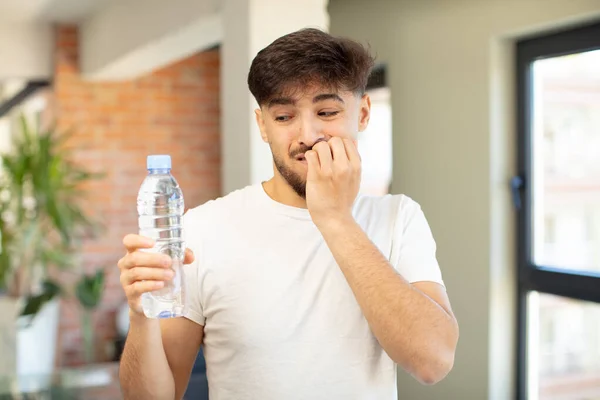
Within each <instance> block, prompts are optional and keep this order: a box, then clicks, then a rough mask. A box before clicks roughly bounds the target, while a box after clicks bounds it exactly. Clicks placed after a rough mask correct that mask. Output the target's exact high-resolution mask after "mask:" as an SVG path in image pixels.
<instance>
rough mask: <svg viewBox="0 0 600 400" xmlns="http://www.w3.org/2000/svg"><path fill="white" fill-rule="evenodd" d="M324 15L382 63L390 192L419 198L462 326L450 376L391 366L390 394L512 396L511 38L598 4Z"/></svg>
mask: <svg viewBox="0 0 600 400" xmlns="http://www.w3.org/2000/svg"><path fill="white" fill-rule="evenodd" d="M367 4H368V6H367ZM329 13H330V18H331V29H330V30H331V32H332V33H334V34H340V35H344V36H349V37H353V38H356V39H359V40H361V41H368V42H370V43H371V45H372V47H373V49H374V51H375V52H376V53H377V54H378V58H379V60H380V61H384V62H387V63H388V72H389V79H390V85H391V89H392V118H393V121H392V126H393V130H394V145H393V154H394V177H393V184H392V189H393V191H394V192H404V193H406V194H408V195H409V196H411V197H413V198H414V199H415V200H417V201H418V202H419V203H421V205H422V206H423V209H424V212H425V214H426V216H427V217H428V220H429V222H430V224H431V227H432V229H433V232H434V235H435V237H436V240H437V243H438V258H439V260H440V264H441V266H442V269H443V273H444V277H445V281H446V284H447V287H448V290H449V294H450V297H451V300H452V304H453V306H454V310H455V312H456V314H457V317H458V319H459V322H460V326H461V340H460V343H459V349H458V353H457V359H456V363H455V368H454V370H453V372H452V373H451V375H450V376H448V377H447V379H446V380H445V381H444V382H442V383H440V384H439V385H436V386H433V387H424V386H420V385H419V384H417V383H416V382H415V381H413V380H412V379H411V378H409V377H408V376H407V375H406V374H400V376H399V379H398V384H399V393H400V398H405V399H419V400H427V399H436V400H437V399H485V398H489V399H507V400H508V399H513V398H514V395H513V389H514V381H513V376H514V367H515V362H514V359H513V356H514V353H515V351H514V340H513V339H514V333H515V329H516V328H515V326H514V319H515V318H514V303H513V299H514V298H515V294H514V286H515V285H514V283H515V277H514V275H513V273H512V271H514V269H515V264H514V259H515V257H514V247H513V242H514V240H515V237H514V226H513V219H514V214H513V212H512V208H511V204H510V192H509V190H508V180H509V178H510V177H511V176H512V174H513V172H514V165H515V154H516V153H515V150H516V148H515V140H514V139H515V131H514V127H515V116H514V103H513V98H514V79H513V78H514V75H513V74H514V70H513V66H514V59H513V43H514V40H515V39H516V38H518V37H521V36H522V35H524V34H529V33H533V32H541V31H543V30H545V29H550V28H555V27H558V26H565V25H568V24H572V23H576V22H579V21H583V20H588V19H591V18H593V17H594V16H596V17H598V16H600V1H598V0H569V1H562V0H545V1H538V0H486V1H482V0H456V1H454V0H453V1H448V0H430V1H413V0H396V1H395V2H390V1H387V0H373V1H371V2H368V3H366V2H365V1H364V0H330V6H329Z"/></svg>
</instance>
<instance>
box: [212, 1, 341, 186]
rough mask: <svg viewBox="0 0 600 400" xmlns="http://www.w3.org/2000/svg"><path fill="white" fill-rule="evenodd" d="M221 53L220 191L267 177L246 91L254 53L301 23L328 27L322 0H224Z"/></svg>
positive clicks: (268, 167) (266, 153)
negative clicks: (221, 187)
mask: <svg viewBox="0 0 600 400" xmlns="http://www.w3.org/2000/svg"><path fill="white" fill-rule="evenodd" d="M223 3H224V4H223V9H222V18H223V41H222V53H221V116H222V118H221V123H222V129H221V146H222V185H223V194H226V193H229V192H231V191H232V190H235V189H240V188H242V187H244V186H246V185H249V184H253V183H258V182H261V181H263V180H266V179H269V178H270V177H271V176H272V175H273V168H272V157H271V152H270V150H269V147H268V145H267V144H265V143H264V142H263V141H262V139H261V137H260V132H259V130H258V127H257V125H256V122H255V118H254V112H253V110H254V109H255V108H256V107H257V105H256V103H255V101H254V98H253V97H252V95H251V94H250V92H249V90H248V84H247V83H246V82H247V77H248V71H249V69H250V64H251V63H252V60H253V59H254V56H255V55H256V54H257V53H258V52H259V51H260V50H261V49H262V48H264V47H266V46H267V45H269V43H271V42H272V41H274V40H275V39H277V38H278V37H280V36H283V35H285V34H287V33H291V32H293V31H296V30H298V29H302V28H305V27H316V28H320V29H323V30H328V26H329V17H328V15H327V9H326V7H327V0H303V1H302V2H300V1H294V0H285V1H282V0H224V2H223Z"/></svg>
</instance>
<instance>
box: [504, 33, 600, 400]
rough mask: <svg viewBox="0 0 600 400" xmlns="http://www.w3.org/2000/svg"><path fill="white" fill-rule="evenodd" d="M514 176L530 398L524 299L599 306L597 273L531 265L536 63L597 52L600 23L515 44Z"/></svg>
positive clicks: (521, 355)
mask: <svg viewBox="0 0 600 400" xmlns="http://www.w3.org/2000/svg"><path fill="white" fill-rule="evenodd" d="M515 47H516V48H515V50H516V85H517V87H516V88H517V93H516V94H517V99H516V106H517V146H518V152H517V171H518V173H517V176H515V177H514V178H513V180H512V181H511V187H512V190H513V199H514V203H515V208H516V210H517V355H516V357H517V358H516V360H517V363H516V366H517V368H516V374H517V376H516V386H517V388H516V394H517V399H518V400H526V399H527V392H528V381H527V378H528V377H527V371H528V362H527V361H528V360H527V352H528V343H527V319H528V310H527V295H528V293H529V292H531V291H537V292H540V293H545V294H553V295H557V296H563V297H567V298H571V299H576V300H583V301H589V302H594V303H600V290H598V288H600V273H592V272H589V273H587V272H584V271H581V272H580V271H565V270H561V269H559V268H550V267H547V266H543V265H535V264H534V262H533V257H532V239H533V237H532V233H533V226H532V215H533V214H532V212H533V209H532V199H533V198H532V194H533V193H532V189H533V185H532V177H533V174H532V173H533V168H532V161H533V153H532V132H531V119H532V117H533V115H532V104H533V103H532V100H533V71H532V65H533V62H534V61H537V60H540V59H544V58H553V57H558V56H563V55H568V54H574V53H581V52H586V51H591V50H596V49H600V21H595V22H594V23H588V24H586V25H585V26H579V27H576V28H570V29H568V30H559V31H554V32H550V33H545V34H543V35H538V36H533V37H528V38H523V39H522V40H519V41H517V42H516V46H515Z"/></svg>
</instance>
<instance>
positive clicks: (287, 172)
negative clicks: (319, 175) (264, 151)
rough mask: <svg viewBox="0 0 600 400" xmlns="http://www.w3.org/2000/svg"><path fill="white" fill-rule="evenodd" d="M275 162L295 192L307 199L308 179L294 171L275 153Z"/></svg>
mask: <svg viewBox="0 0 600 400" xmlns="http://www.w3.org/2000/svg"><path fill="white" fill-rule="evenodd" d="M273 162H274V163H275V167H276V168H277V171H279V173H280V174H281V176H282V177H283V179H285V181H286V182H287V183H288V185H290V187H291V188H292V189H293V190H294V192H296V194H298V196H300V197H301V198H303V199H306V179H305V178H303V177H302V176H300V174H298V173H297V172H295V171H293V170H292V169H291V168H290V167H289V166H288V165H286V164H285V162H284V161H283V160H282V159H280V158H279V157H277V156H275V154H273Z"/></svg>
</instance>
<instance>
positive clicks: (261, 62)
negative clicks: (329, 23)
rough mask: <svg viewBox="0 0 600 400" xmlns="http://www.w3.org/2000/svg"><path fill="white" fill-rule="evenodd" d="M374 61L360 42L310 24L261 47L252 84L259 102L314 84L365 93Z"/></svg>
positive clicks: (250, 82)
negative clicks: (333, 34)
mask: <svg viewBox="0 0 600 400" xmlns="http://www.w3.org/2000/svg"><path fill="white" fill-rule="evenodd" d="M373 65H374V59H373V57H372V56H371V54H370V53H369V50H368V49H367V48H365V47H364V46H363V45H361V44H360V43H358V42H356V41H353V40H350V39H346V38H341V37H335V36H332V35H330V34H328V33H325V32H323V31H320V30H318V29H313V28H307V29H302V30H299V31H296V32H293V33H290V34H287V35H285V36H282V37H280V38H279V39H277V40H275V41H274V42H273V43H271V44H270V45H269V46H267V47H265V48H264V49H263V50H261V51H260V52H259V53H258V54H257V55H256V57H255V58H254V60H253V61H252V65H251V66H250V72H249V73H248V86H249V88H250V92H251V93H252V95H253V96H254V98H255V99H256V101H257V102H258V104H259V106H262V105H264V104H267V103H268V102H269V101H270V100H272V99H273V98H274V97H277V96H281V95H283V94H284V93H285V92H286V91H289V90H295V89H296V90H297V89H300V90H302V89H303V88H307V87H309V86H310V85H313V84H316V85H320V86H326V87H329V88H331V89H335V90H341V91H351V92H354V93H356V94H358V95H363V94H364V92H365V89H366V86H367V81H368V79H369V75H370V73H371V70H372V69H373Z"/></svg>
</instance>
